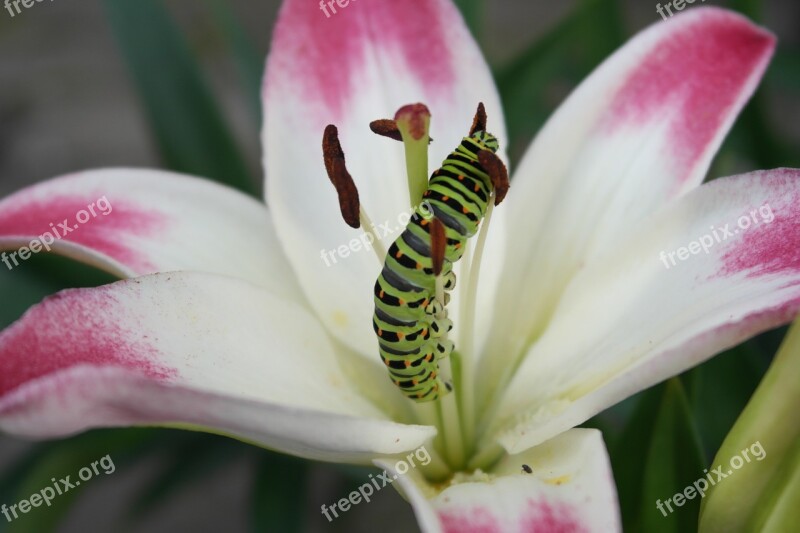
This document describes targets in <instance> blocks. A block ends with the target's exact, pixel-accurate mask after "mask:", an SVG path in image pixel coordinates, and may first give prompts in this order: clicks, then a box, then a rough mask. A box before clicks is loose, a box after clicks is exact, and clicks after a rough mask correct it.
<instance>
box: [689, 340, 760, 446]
mask: <svg viewBox="0 0 800 533" xmlns="http://www.w3.org/2000/svg"><path fill="white" fill-rule="evenodd" d="M769 359H770V358H769V357H768V356H766V354H764V353H762V351H761V349H760V348H759V347H758V346H757V344H756V342H755V341H754V340H750V341H748V342H746V343H744V344H741V345H739V346H737V347H736V348H733V349H731V350H728V351H727V352H724V353H722V354H720V355H718V356H716V357H714V358H712V359H710V360H709V361H707V362H706V363H704V364H702V365H701V366H699V367H697V368H694V369H692V370H690V371H689V372H687V373H686V374H685V375H684V376H682V377H683V379H684V383H686V384H687V390H688V392H689V397H690V403H691V405H692V412H693V413H694V417H695V420H696V421H697V426H698V428H699V429H700V433H701V436H702V441H703V444H704V445H705V446H706V452H707V453H708V454H709V456H710V455H711V454H713V453H714V452H715V451H716V450H718V449H719V446H720V445H721V444H722V441H723V439H724V438H725V435H727V434H728V432H729V431H730V429H731V427H733V424H734V422H736V419H737V418H738V417H739V414H740V413H741V412H742V409H744V407H745V405H747V401H748V400H749V399H750V397H751V396H752V395H753V392H754V391H755V390H756V387H758V383H759V381H760V380H761V377H762V376H763V375H764V373H765V372H766V371H767V367H768V365H769Z"/></svg>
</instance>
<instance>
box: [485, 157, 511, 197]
mask: <svg viewBox="0 0 800 533" xmlns="http://www.w3.org/2000/svg"><path fill="white" fill-rule="evenodd" d="M478 161H480V163H481V166H482V167H483V169H484V170H485V171H486V173H487V174H489V177H490V178H491V179H492V185H493V186H494V205H500V202H502V201H503V199H504V198H505V197H506V194H507V193H508V188H509V187H510V186H511V185H510V183H509V181H508V169H507V168H506V166H505V164H503V161H501V160H500V158H499V157H497V154H495V153H494V152H490V151H489V150H481V151H479V152H478Z"/></svg>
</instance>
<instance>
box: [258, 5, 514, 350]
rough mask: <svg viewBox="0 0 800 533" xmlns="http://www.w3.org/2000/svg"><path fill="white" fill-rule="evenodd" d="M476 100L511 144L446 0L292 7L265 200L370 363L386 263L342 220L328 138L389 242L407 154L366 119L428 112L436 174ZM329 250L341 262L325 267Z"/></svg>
mask: <svg viewBox="0 0 800 533" xmlns="http://www.w3.org/2000/svg"><path fill="white" fill-rule="evenodd" d="M479 101H483V102H484V103H485V104H486V108H487V111H488V113H489V125H490V128H489V129H490V130H492V131H493V132H494V133H495V134H496V135H498V136H499V137H500V139H501V143H503V145H504V144H505V139H506V136H505V124H504V122H503V118H502V112H501V106H500V100H499V96H498V94H497V90H496V88H495V86H494V83H493V81H492V78H491V74H490V72H489V69H488V67H487V66H486V64H485V62H484V60H483V58H482V56H481V54H480V51H479V50H478V47H477V45H476V43H475V42H474V41H473V39H472V37H471V36H470V34H469V32H468V30H467V29H466V26H465V25H464V22H463V20H462V19H461V16H460V15H459V13H458V11H457V10H456V9H455V7H454V6H453V5H452V3H451V2H450V1H449V0H419V1H415V2H413V3H409V2H397V1H394V0H369V1H367V2H365V1H362V2H360V3H356V2H351V4H350V5H349V6H348V7H347V8H346V9H340V10H339V12H338V13H337V14H336V15H331V17H330V18H326V16H325V14H324V13H323V12H322V11H321V10H320V8H319V5H318V3H316V2H307V1H305V0H288V1H286V2H285V3H284V6H283V9H282V10H281V14H280V18H279V22H278V25H277V28H276V30H275V38H274V42H273V45H272V53H271V55H270V58H269V61H268V65H267V77H266V83H265V90H264V103H265V109H266V122H265V126H264V131H263V142H264V148H265V167H266V173H267V181H266V196H267V199H268V202H269V204H270V205H271V206H272V208H273V210H274V214H275V217H274V220H275V225H276V228H277V231H278V235H279V237H280V239H281V242H282V243H283V245H284V247H285V249H286V253H287V255H288V256H289V261H290V262H291V263H292V265H293V267H294V268H295V270H296V271H297V272H298V276H299V278H300V282H301V284H302V286H303V288H304V290H305V292H306V295H307V296H308V298H309V300H310V301H311V302H312V304H313V305H314V308H315V309H318V310H319V312H320V317H321V318H322V320H323V322H324V323H325V325H326V326H327V327H328V328H329V329H330V330H331V331H332V332H333V333H334V334H335V335H336V336H337V337H338V338H339V339H340V340H341V341H343V342H344V343H346V344H347V345H349V346H352V347H354V348H355V349H356V350H358V351H360V352H362V353H364V354H368V355H369V356H370V357H373V356H374V355H373V354H374V353H375V351H376V342H375V339H374V334H373V333H372V330H371V320H370V317H371V314H372V305H373V304H372V298H371V294H372V287H373V285H374V283H375V279H376V278H377V276H378V273H379V271H380V267H381V264H380V262H379V261H378V260H377V259H376V257H375V256H374V254H373V253H372V252H371V251H369V250H364V249H363V246H360V245H359V244H358V242H357V241H355V240H354V239H356V238H358V237H360V236H361V235H362V234H363V233H362V231H357V230H353V229H350V228H349V227H347V226H346V225H345V224H344V222H343V221H342V219H341V215H340V214H339V209H338V202H337V198H336V194H335V192H334V189H333V187H332V186H331V184H330V183H329V182H328V178H327V176H326V173H325V168H324V165H323V160H322V151H321V149H320V144H321V140H322V132H323V130H324V128H325V126H326V125H328V124H331V123H333V124H336V125H337V126H338V128H339V132H340V138H341V141H342V146H343V149H344V151H345V153H346V156H347V164H348V167H349V170H350V173H351V174H352V175H353V178H354V180H355V182H356V185H357V186H358V189H359V192H360V198H361V202H362V205H363V207H364V208H365V209H366V210H367V212H368V213H369V215H370V217H371V218H372V220H373V222H374V223H375V224H376V225H377V226H382V227H381V228H379V229H378V233H379V235H381V236H382V237H383V240H384V242H385V244H389V243H391V241H393V240H394V239H396V238H397V237H398V236H399V234H400V231H401V230H402V228H403V227H404V225H405V222H404V220H403V218H402V217H403V216H405V214H407V213H409V209H410V205H409V203H410V201H409V196H408V186H407V183H406V173H405V161H404V156H403V147H402V145H401V144H400V143H398V142H395V141H391V140H389V139H385V138H382V137H377V136H375V135H373V134H372V133H370V130H369V123H370V122H371V121H372V120H375V119H378V118H391V117H392V116H393V115H394V113H395V111H397V109H399V108H400V107H401V106H403V105H406V104H410V103H415V102H423V103H425V104H427V105H428V107H429V108H430V110H431V112H432V114H433V117H432V129H431V135H432V137H433V138H434V142H433V144H432V145H431V158H430V162H431V166H438V165H439V164H440V162H441V161H442V160H443V159H444V157H445V156H446V154H447V153H449V152H450V151H451V150H453V149H454V148H455V147H456V146H457V144H458V142H459V141H460V140H461V138H462V137H464V136H465V135H467V133H468V131H469V128H470V126H471V124H472V117H473V114H474V112H475V109H476V107H477V104H478V102H479ZM431 170H433V169H431ZM406 220H407V219H406ZM387 230H388V231H387ZM350 243H353V244H352V245H351V244H350ZM351 247H353V248H352V249H354V248H355V247H359V248H361V249H360V250H358V251H352V249H351ZM340 250H341V252H340ZM326 251H328V252H330V251H332V252H333V253H332V256H331V255H329V256H328V258H327V259H323V256H324V255H325V252H326ZM345 254H346V255H347V257H344V255H345ZM326 263H327V264H328V265H329V266H328V265H326Z"/></svg>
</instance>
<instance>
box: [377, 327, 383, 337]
mask: <svg viewBox="0 0 800 533" xmlns="http://www.w3.org/2000/svg"><path fill="white" fill-rule="evenodd" d="M378 337H383V330H382V329H380V328H378Z"/></svg>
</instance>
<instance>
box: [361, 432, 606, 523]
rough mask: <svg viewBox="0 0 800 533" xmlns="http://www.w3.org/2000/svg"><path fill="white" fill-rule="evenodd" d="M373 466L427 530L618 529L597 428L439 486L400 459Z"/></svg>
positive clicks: (566, 437)
mask: <svg viewBox="0 0 800 533" xmlns="http://www.w3.org/2000/svg"><path fill="white" fill-rule="evenodd" d="M376 464H377V465H378V466H380V467H383V468H385V469H386V470H387V471H389V472H390V473H392V475H393V476H397V478H396V479H397V480H398V483H400V485H401V486H402V490H403V492H404V493H405V495H406V497H407V498H408V499H409V500H410V502H411V504H412V505H413V506H414V512H415V513H416V515H417V520H418V521H419V523H420V527H421V528H422V530H423V531H424V532H425V533H471V532H475V533H479V532H480V533H490V532H491V533H494V532H498V533H500V532H502V533H516V532H519V533H531V532H537V533H550V532H555V531H581V532H590V531H598V532H603V533H606V532H611V531H621V526H620V517H619V508H618V504H617V498H616V488H615V486H614V479H613V477H612V474H611V465H610V464H609V460H608V454H607V452H606V449H605V446H604V444H603V438H602V436H601V434H600V432H599V431H597V430H586V429H575V430H572V431H569V432H567V433H564V434H562V435H559V436H558V437H556V438H554V439H552V440H550V441H548V442H546V443H544V444H542V445H540V446H538V447H536V448H533V449H531V450H528V451H527V452H524V453H521V454H519V455H513V456H507V457H506V458H505V459H503V460H502V461H501V463H499V464H498V465H497V467H495V468H494V469H493V471H492V472H491V473H489V475H488V476H485V477H486V479H485V480H475V481H466V480H465V481H462V482H458V483H455V484H453V485H450V486H449V487H447V488H446V489H444V490H442V491H441V492H438V490H437V489H436V488H435V487H433V486H432V485H430V484H429V483H426V482H425V481H424V480H422V479H421V478H420V476H419V475H418V474H417V472H415V471H410V472H409V473H408V474H406V475H401V474H400V471H398V469H397V467H396V465H397V464H399V463H393V462H392V461H389V460H382V461H377V462H376ZM522 465H528V466H529V467H530V468H531V469H532V470H533V473H531V474H528V473H525V472H524V471H523V470H522ZM401 471H402V467H401ZM434 494H435V496H434Z"/></svg>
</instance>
